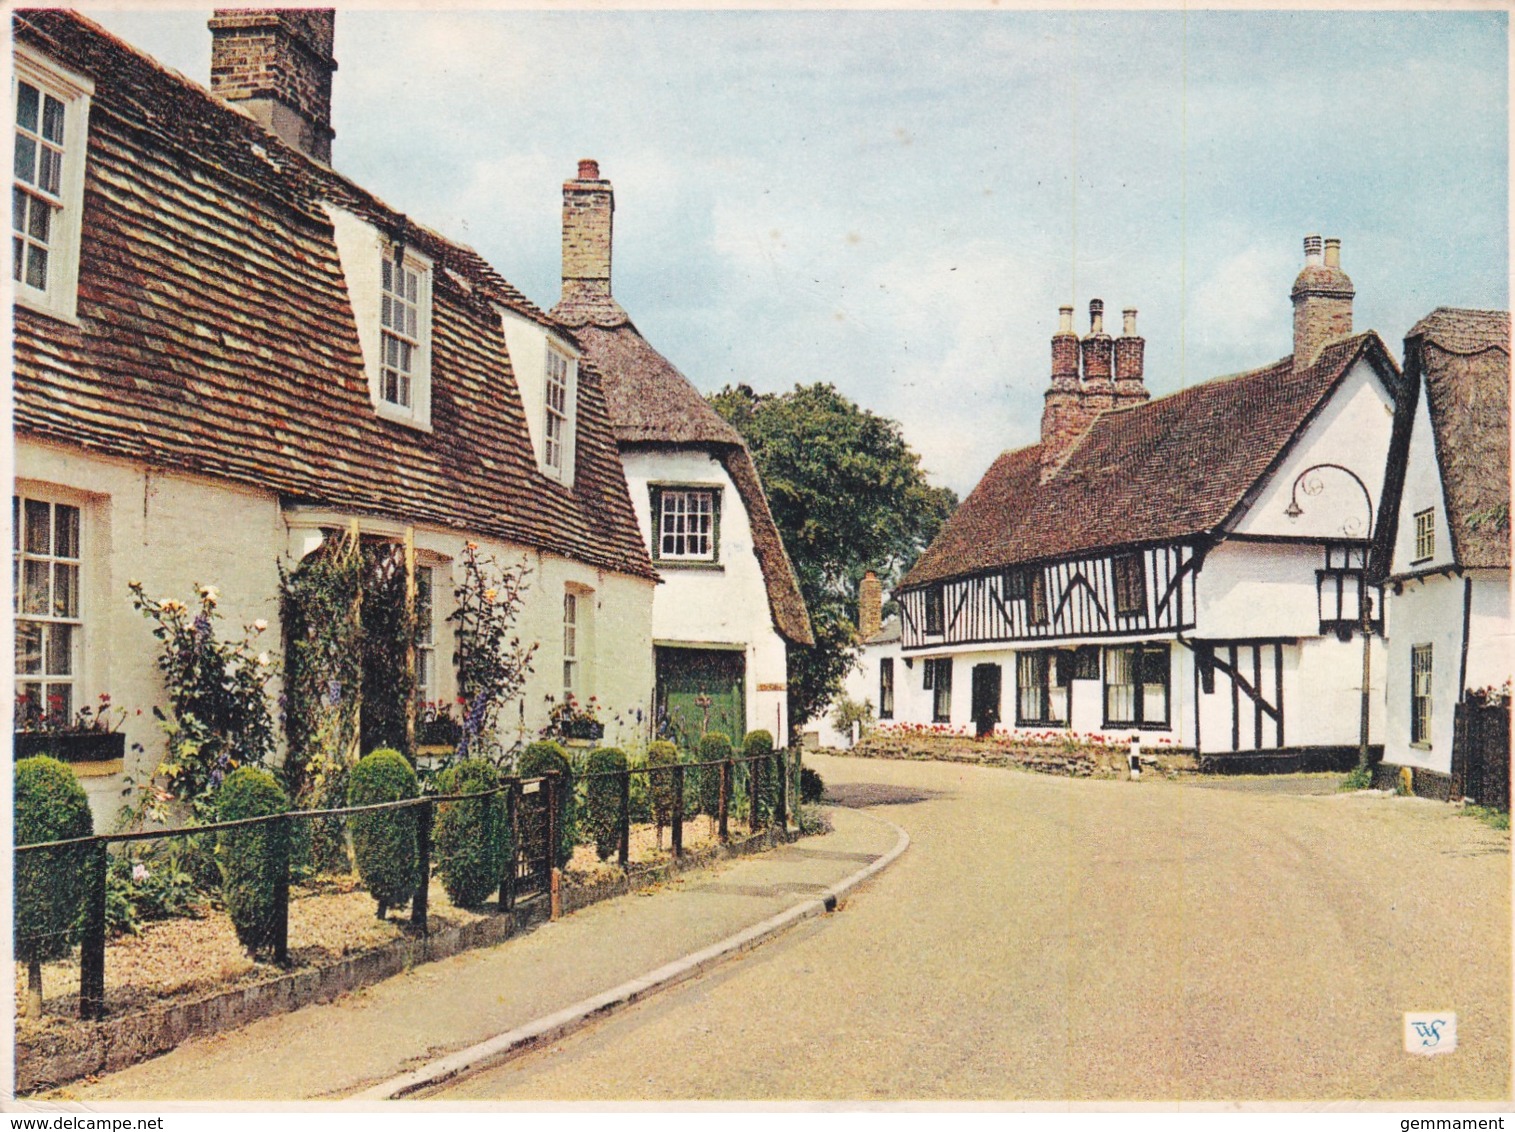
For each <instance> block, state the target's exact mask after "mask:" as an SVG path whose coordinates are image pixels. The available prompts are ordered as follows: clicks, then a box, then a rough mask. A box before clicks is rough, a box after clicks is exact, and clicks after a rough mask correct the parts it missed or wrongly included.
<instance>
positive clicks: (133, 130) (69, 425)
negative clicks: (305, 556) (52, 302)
mask: <svg viewBox="0 0 1515 1132" xmlns="http://www.w3.org/2000/svg"><path fill="white" fill-rule="evenodd" d="M14 27H15V34H16V38H17V39H18V40H20V41H22V42H24V43H27V44H30V45H32V46H34V47H35V48H36V49H38V50H39V51H41V52H42V53H44V54H45V55H47V56H49V57H51V58H53V59H55V60H57V61H58V62H59V63H60V64H62V65H63V66H65V67H68V68H70V69H72V70H75V71H78V72H81V73H83V74H85V75H88V76H89V77H91V78H92V79H93V80H94V82H95V96H94V101H93V103H92V105H91V113H90V125H89V152H88V162H87V167H86V182H85V206H84V207H85V211H84V229H83V236H82V247H81V251H80V270H79V295H78V325H77V326H71V325H68V324H65V323H61V322H58V321H56V320H54V319H49V318H46V317H42V316H39V315H36V314H33V313H31V312H30V311H27V310H26V309H24V308H21V307H18V308H17V310H16V341H15V394H16V397H15V425H16V429H17V431H18V432H19V433H22V434H27V435H32V436H37V437H42V438H46V439H52V440H58V441H64V442H68V443H71V444H77V445H79V446H81V447H84V448H86V449H90V450H94V451H99V452H104V453H110V454H113V455H119V456H125V457H129V458H133V459H138V460H144V461H149V462H151V463H153V464H156V465H159V466H165V467H171V468H178V469H182V470H185V471H191V472H199V473H204V474H208V475H212V476H217V477H223V478H226V479H229V480H234V481H238V482H241V483H245V484H249V485H254V486H257V487H260V488H264V489H267V490H272V491H276V492H279V493H280V494H281V495H283V496H284V497H286V498H288V499H291V500H296V501H300V502H308V503H318V504H320V505H322V506H328V507H331V508H334V509H340V510H351V511H356V512H360V513H379V514H383V515H385V516H389V517H394V518H399V519H403V520H406V521H413V522H420V523H433V524H437V525H440V526H443V527H450V528H454V529H458V530H464V531H468V532H474V533H477V534H480V535H488V536H494V537H498V538H501V539H506V540H510V541H514V542H518V543H523V544H525V545H528V546H534V547H540V548H541V549H543V550H547V551H551V552H555V553H559V554H563V555H566V556H570V557H574V558H578V559H581V560H584V561H587V562H590V563H593V564H595V565H598V566H601V567H603V568H605V569H609V570H615V571H622V572H626V573H630V574H634V575H639V576H644V577H653V576H655V575H654V573H653V570H652V565H651V562H650V561H649V559H648V556H647V551H646V549H645V547H644V546H643V543H642V539H641V537H640V534H639V532H638V529H637V524H636V517H635V513H634V512H633V511H632V508H631V503H630V499H629V497H628V495H627V492H626V487H625V480H624V476H623V474H622V471H621V466H620V462H619V459H618V456H617V453H616V448H615V444H614V440H613V435H612V432H611V428H610V421H609V416H608V413H607V410H606V406H605V397H604V391H603V389H602V382H601V378H600V375H599V374H598V373H596V372H595V370H594V368H593V366H586V367H584V369H583V371H582V373H581V380H580V385H579V388H580V397H579V404H578V413H579V419H578V438H579V448H578V454H577V459H576V467H577V473H576V482H575V484H574V485H573V488H572V489H571V490H570V489H569V488H568V487H565V486H563V485H560V484H558V483H556V482H555V481H552V480H550V479H548V478H547V477H545V476H543V475H542V474H541V473H540V471H539V470H538V468H537V465H536V461H535V459H534V456H533V454H532V450H531V444H530V439H529V436H528V432H527V428H526V418H525V410H524V407H523V405H522V402H521V397H520V393H519V390H518V389H517V387H516V384H515V379H514V376H513V374H512V371H511V367H510V358H509V355H508V354H507V352H506V348H505V339H504V334H503V331H502V329H501V327H500V320H499V316H498V314H497V313H496V312H495V310H494V306H495V305H500V306H507V307H510V308H512V309H514V310H516V311H518V312H520V313H521V314H523V315H524V316H526V317H528V318H531V319H534V320H535V321H537V322H539V323H541V324H543V325H544V326H549V327H550V326H552V323H551V320H549V319H548V318H547V317H546V316H545V315H544V314H542V312H541V311H540V310H539V309H537V308H536V307H534V306H532V305H531V304H530V303H529V302H528V301H527V300H526V299H525V298H524V297H523V296H522V295H521V294H520V292H518V291H516V290H515V289H514V288H513V287H511V286H510V285H509V284H508V283H507V282H505V280H503V279H502V278H500V276H499V275H498V274H497V273H496V272H495V271H493V269H491V268H490V267H489V266H488V265H487V264H486V263H485V262H484V261H483V260H482V259H481V258H480V257H479V256H478V255H477V254H476V253H474V252H473V251H471V250H469V249H468V248H465V247H462V246H460V245H458V244H454V243H452V242H450V241H448V240H446V239H444V238H442V237H441V236H438V235H437V234H435V233H433V232H430V231H429V230H427V229H425V228H423V227H421V226H419V225H417V224H415V223H414V222H405V223H406V238H407V240H408V242H409V244H410V246H411V247H414V248H416V249H417V250H418V251H420V252H423V253H424V254H426V255H427V256H429V257H431V258H432V260H433V262H434V263H435V266H436V270H435V272H434V278H433V286H432V289H433V329H432V367H431V422H432V429H433V431H432V432H430V433H426V432H421V431H418V430H416V429H412V428H409V427H406V426H404V425H400V424H395V423H391V422H388V421H385V420H382V419H380V418H379V417H378V416H377V415H376V414H375V412H374V409H373V405H372V402H371V401H370V398H369V393H368V385H367V379H366V376H365V371H364V368H363V359H362V356H361V352H360V348H359V345H358V334H357V328H356V325H355V323H354V320H353V313H352V307H351V304H350V301H349V298H348V294H347V290H346V287H345V284H344V281H343V275H342V268H341V264H340V262H339V259H338V256H337V250H336V246H335V243H334V241H333V235H332V228H331V224H330V222H329V221H328V219H327V216H326V213H325V211H324V210H323V207H322V204H323V202H331V203H335V204H337V205H339V206H341V207H343V208H346V209H348V210H350V211H353V212H355V213H358V214H360V215H362V216H363V217H365V218H366V219H368V220H369V221H370V222H372V223H373V224H375V225H376V226H377V227H379V228H380V229H381V230H384V231H389V232H394V233H397V232H398V231H399V229H400V227H401V224H402V218H401V217H400V215H399V214H398V213H396V212H395V211H394V210H392V209H390V208H389V207H387V206H386V205H384V204H383V203H382V202H381V201H379V200H378V199H377V198H375V197H373V196H372V195H371V194H368V193H365V192H364V191H363V190H362V189H360V188H358V187H357V186H355V185H353V184H351V182H349V181H347V180H345V179H344V178H342V177H341V176H339V175H337V174H335V173H333V172H332V171H330V170H328V169H326V168H325V167H323V166H320V165H318V164H316V163H314V162H312V161H310V160H309V159H307V158H306V157H304V156H303V155H301V154H299V153H297V152H295V151H294V150H292V149H290V148H288V147H287V146H285V145H283V144H282V143H281V142H280V141H278V139H276V138H275V137H273V136H272V135H271V134H269V133H267V132H265V131H264V130H263V129H262V128H261V127H260V126H258V125H257V124H255V123H254V122H252V121H251V120H250V119H249V118H247V117H246V116H244V115H243V114H241V113H239V112H238V111H236V110H233V109H231V108H230V107H228V106H227V105H225V104H223V103H221V102H220V101H219V100H217V99H215V98H213V97H212V96H211V95H210V94H209V93H208V92H207V91H205V90H204V89H203V88H201V87H198V86H196V85H195V84H193V83H190V82H189V81H187V80H185V79H184V78H182V77H180V76H179V75H177V74H175V73H173V72H171V71H168V70H166V69H164V68H162V67H161V66H159V65H158V64H157V63H155V62H154V61H152V60H151V59H149V58H148V57H147V56H145V55H143V54H141V53H140V52H138V51H136V50H135V49H133V48H131V47H129V46H128V45H126V44H124V43H122V42H121V41H119V40H117V39H115V38H114V37H113V36H111V35H110V34H109V33H108V32H105V31H104V30H103V29H101V28H100V27H98V26H97V25H95V24H93V23H91V22H90V21H88V20H86V19H84V18H82V17H80V16H78V15H75V14H72V13H68V12H64V11H52V10H48V11H41V10H37V11H26V12H19V13H17V14H16V16H15V17H14Z"/></svg>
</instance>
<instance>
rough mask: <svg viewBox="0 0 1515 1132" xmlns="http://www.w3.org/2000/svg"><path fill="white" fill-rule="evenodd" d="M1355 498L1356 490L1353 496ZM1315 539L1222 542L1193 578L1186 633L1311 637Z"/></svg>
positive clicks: (1316, 625)
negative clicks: (1192, 612)
mask: <svg viewBox="0 0 1515 1132" xmlns="http://www.w3.org/2000/svg"><path fill="white" fill-rule="evenodd" d="M1359 498H1361V496H1359ZM1325 564H1326V556H1325V550H1324V549H1323V548H1322V547H1321V546H1320V545H1319V544H1315V543H1270V542H1223V543H1221V544H1220V545H1219V546H1216V547H1215V548H1214V549H1213V550H1211V551H1210V553H1209V554H1208V555H1206V556H1205V562H1204V565H1203V566H1202V567H1200V571H1199V576H1198V578H1197V579H1196V581H1195V594H1196V597H1197V599H1198V600H1197V602H1196V608H1197V616H1196V619H1195V626H1194V630H1193V633H1192V635H1193V636H1194V637H1196V638H1199V639H1201V640H1203V639H1205V638H1212V639H1214V638H1221V639H1225V638H1232V639H1237V638H1257V637H1313V636H1315V635H1316V634H1318V633H1319V632H1320V610H1319V605H1318V603H1317V597H1316V579H1315V571H1316V570H1318V569H1320V568H1321V567H1322V566H1324V565H1325Z"/></svg>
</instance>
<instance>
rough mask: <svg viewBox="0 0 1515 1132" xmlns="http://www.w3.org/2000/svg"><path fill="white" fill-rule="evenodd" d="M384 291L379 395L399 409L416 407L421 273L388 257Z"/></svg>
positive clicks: (384, 269) (419, 341)
mask: <svg viewBox="0 0 1515 1132" xmlns="http://www.w3.org/2000/svg"><path fill="white" fill-rule="evenodd" d="M383 292H384V296H383V314H382V317H381V319H380V322H381V323H382V326H383V330H382V331H381V334H382V341H383V347H382V356H381V358H380V375H379V397H380V399H381V400H383V401H384V402H386V403H387V404H390V405H393V406H395V407H396V408H400V409H408V410H414V408H415V383H416V376H417V375H416V369H417V363H418V362H419V361H420V353H421V331H420V325H421V319H420V297H421V273H420V272H419V271H417V270H415V269H414V268H413V267H411V266H410V265H409V264H406V263H396V262H395V261H394V260H391V259H386V260H385V261H384V267H383Z"/></svg>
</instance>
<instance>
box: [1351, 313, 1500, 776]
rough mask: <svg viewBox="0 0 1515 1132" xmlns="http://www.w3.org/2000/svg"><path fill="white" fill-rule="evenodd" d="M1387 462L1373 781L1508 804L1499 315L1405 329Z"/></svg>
mask: <svg viewBox="0 0 1515 1132" xmlns="http://www.w3.org/2000/svg"><path fill="white" fill-rule="evenodd" d="M1387 467H1388V471H1387V482H1386V484H1385V489H1384V490H1385V502H1384V513H1383V516H1382V519H1381V521H1380V524H1379V530H1378V546H1377V550H1378V554H1379V557H1380V561H1381V562H1382V563H1383V572H1384V573H1385V574H1386V575H1387V577H1386V579H1385V580H1386V583H1387V586H1388V595H1387V601H1388V611H1389V637H1388V645H1389V648H1388V666H1387V670H1388V687H1387V690H1386V692H1387V718H1386V719H1385V727H1384V758H1383V764H1382V768H1381V770H1380V772H1379V773H1380V781H1381V782H1384V783H1395V784H1397V781H1398V779H1399V776H1400V773H1401V771H1402V770H1408V771H1409V779H1410V785H1411V788H1412V789H1413V790H1414V791H1415V792H1416V793H1417V794H1426V795H1429V796H1433V797H1441V798H1448V797H1451V798H1454V799H1455V798H1461V797H1463V796H1471V797H1474V798H1476V799H1478V800H1479V801H1491V802H1494V803H1495V804H1500V803H1502V804H1504V805H1505V806H1508V804H1509V730H1508V718H1509V716H1508V707H1507V706H1506V705H1507V700H1508V693H1507V692H1504V691H1502V689H1505V688H1507V686H1508V684H1509V681H1510V678H1511V675H1512V664H1511V654H1510V641H1511V636H1512V632H1515V625H1512V624H1511V618H1510V316H1509V312H1507V311H1483V310H1454V309H1449V308H1446V307H1442V308H1439V309H1437V310H1435V311H1432V312H1431V313H1430V314H1429V315H1427V316H1426V317H1425V318H1423V319H1421V320H1420V321H1419V322H1418V323H1416V324H1415V326H1414V328H1412V329H1411V331H1410V333H1409V335H1408V336H1407V337H1406V338H1405V395H1404V397H1403V398H1402V399H1401V403H1400V406H1399V412H1398V417H1397V419H1396V421H1395V430H1394V438H1393V444H1392V445H1391V447H1390V449H1389V459H1388V465H1387ZM1491 701H1492V703H1491ZM1500 716H1502V717H1503V722H1501V720H1500ZM1459 722H1461V724H1462V725H1461V726H1458V724H1459ZM1501 756H1502V757H1501Z"/></svg>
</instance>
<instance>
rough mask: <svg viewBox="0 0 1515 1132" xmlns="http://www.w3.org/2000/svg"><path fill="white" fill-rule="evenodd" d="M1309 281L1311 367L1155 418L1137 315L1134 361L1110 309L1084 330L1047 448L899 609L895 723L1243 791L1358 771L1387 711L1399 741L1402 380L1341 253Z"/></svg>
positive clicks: (1061, 360) (1231, 384)
mask: <svg viewBox="0 0 1515 1132" xmlns="http://www.w3.org/2000/svg"><path fill="white" fill-rule="evenodd" d="M1305 258H1306V262H1305V267H1304V269H1303V270H1302V271H1301V272H1300V274H1299V277H1298V278H1297V279H1296V281H1295V284H1294V287H1293V291H1292V298H1293V303H1294V351H1293V353H1292V354H1291V355H1290V356H1288V357H1285V358H1283V359H1281V360H1279V361H1277V362H1274V363H1272V364H1270V365H1268V366H1265V367H1263V368H1261V369H1258V370H1253V371H1251V372H1248V373H1243V374H1239V375H1236V376H1234V377H1226V378H1218V379H1215V380H1212V381H1208V382H1205V383H1203V384H1199V385H1194V386H1191V387H1189V388H1188V389H1185V390H1183V391H1181V392H1179V393H1174V394H1171V395H1169V396H1166V397H1162V398H1159V399H1156V400H1149V399H1148V395H1147V392H1146V390H1145V388H1144V385H1143V372H1142V368H1143V354H1144V343H1143V340H1142V339H1141V338H1140V337H1138V336H1137V335H1136V332H1135V318H1136V312H1135V311H1134V310H1127V311H1126V312H1125V316H1126V317H1125V328H1124V332H1123V334H1122V335H1121V336H1120V337H1119V338H1112V337H1111V336H1110V335H1108V334H1106V333H1105V331H1104V329H1103V305H1102V304H1101V303H1100V302H1099V301H1098V300H1096V301H1095V302H1093V303H1091V304H1090V316H1091V326H1090V332H1089V334H1088V335H1087V336H1086V337H1084V338H1083V339H1082V340H1080V339H1079V338H1078V337H1076V336H1075V334H1074V332H1073V325H1072V313H1073V312H1072V308H1071V307H1064V308H1063V309H1062V320H1061V326H1060V328H1059V330H1058V332H1057V334H1056V335H1054V336H1053V339H1052V359H1053V364H1052V382H1051V386H1050V388H1049V389H1048V390H1047V393H1046V409H1045V411H1044V414H1043V417H1042V440H1041V443H1040V444H1039V445H1035V446H1032V447H1030V448H1023V449H1019V450H1016V451H1012V452H1007V453H1005V454H1004V455H1003V456H1001V457H1000V458H999V459H998V460H997V461H996V462H995V463H994V465H993V466H992V467H991V468H990V469H989V471H988V473H987V474H986V475H985V476H984V478H983V480H982V481H980V483H979V484H978V486H977V487H976V488H975V489H974V491H973V493H972V494H971V495H970V496H969V497H968V498H967V499H966V500H965V501H964V502H963V504H962V506H961V507H960V508H959V509H958V511H957V513H956V514H955V515H954V516H953V517H952V519H951V520H950V521H949V522H948V523H947V525H946V526H945V527H944V529H943V530H942V532H941V534H940V535H939V536H938V538H937V539H936V540H935V541H934V542H933V543H932V545H931V546H930V547H929V548H927V550H926V552H925V553H924V554H923V555H922V556H921V558H920V560H919V561H918V562H917V563H916V565H915V566H914V567H913V568H912V569H911V570H910V572H909V573H908V574H907V575H906V577H905V578H904V579H903V581H902V583H901V584H900V586H899V587H898V589H897V590H896V597H897V598H898V600H899V605H900V611H901V628H902V641H901V658H900V659H901V663H902V665H903V671H899V670H896V671H895V673H894V681H895V692H894V698H895V715H896V718H897V719H902V720H905V721H907V722H914V723H933V722H936V723H942V724H946V725H949V726H952V727H955V728H960V729H963V730H972V731H975V732H978V733H986V732H989V731H1008V732H1012V733H1035V732H1046V731H1048V730H1054V731H1056V730H1067V731H1071V732H1075V733H1085V734H1093V735H1098V736H1103V737H1106V738H1113V739H1125V738H1128V737H1129V736H1131V735H1132V734H1138V735H1140V736H1142V737H1143V739H1144V741H1145V742H1147V743H1154V742H1166V743H1168V744H1170V745H1172V746H1173V747H1176V748H1184V749H1189V750H1193V751H1197V752H1198V753H1199V754H1201V755H1202V756H1205V757H1207V758H1208V757H1210V756H1214V757H1216V758H1218V759H1223V760H1224V763H1223V765H1226V766H1229V767H1231V768H1233V769H1238V768H1244V767H1245V768H1251V767H1257V768H1263V767H1267V768H1300V767H1316V766H1320V767H1324V766H1341V765H1350V764H1351V762H1352V761H1353V759H1354V758H1355V757H1356V754H1357V750H1358V743H1359V739H1360V735H1361V726H1362V717H1363V713H1364V712H1366V711H1369V710H1370V709H1371V712H1372V721H1371V722H1372V726H1373V734H1374V735H1377V734H1378V733H1379V730H1380V728H1381V726H1382V721H1381V714H1382V705H1381V702H1380V701H1379V698H1378V697H1366V698H1365V697H1364V696H1363V693H1362V688H1363V669H1364V653H1365V647H1366V650H1367V651H1368V659H1369V661H1370V662H1371V664H1372V672H1373V679H1374V681H1375V682H1377V683H1379V684H1381V673H1382V672H1383V663H1382V656H1381V641H1380V640H1379V639H1378V634H1379V633H1380V632H1381V627H1382V622H1381V610H1380V606H1379V602H1378V599H1377V595H1376V594H1375V592H1374V591H1373V590H1372V589H1371V587H1368V586H1366V585H1365V584H1364V566H1365V558H1366V553H1367V549H1368V544H1369V538H1370V535H1371V532H1372V529H1373V519H1374V516H1375V515H1376V513H1377V510H1378V508H1379V506H1380V501H1381V499H1382V494H1383V492H1382V488H1383V478H1384V455H1385V453H1386V452H1387V450H1388V445H1389V436H1390V430H1391V426H1392V422H1393V410H1394V404H1395V390H1396V388H1397V386H1398V383H1399V380H1400V376H1399V370H1398V367H1397V366H1396V365H1395V363H1394V361H1393V359H1392V358H1391V357H1390V355H1389V353H1388V351H1387V350H1385V348H1384V346H1383V343H1382V342H1380V340H1379V339H1378V337H1377V335H1375V334H1373V333H1372V332H1368V333H1365V334H1356V335H1353V334H1352V333H1351V330H1352V298H1353V294H1354V292H1353V289H1352V285H1351V281H1350V280H1349V279H1348V278H1347V276H1346V274H1345V273H1344V272H1343V271H1342V269H1341V266H1340V244H1339V242H1338V241H1335V240H1327V241H1324V242H1322V241H1321V239H1320V237H1318V236H1312V237H1309V238H1307V239H1306V241H1305ZM1364 599H1365V600H1366V601H1367V605H1366V607H1365V608H1364V607H1363V606H1362V605H1360V601H1361V600H1364ZM1365 628H1366V635H1367V642H1366V646H1365V643H1364V630H1365ZM882 658H883V654H881V659H882ZM880 679H882V676H880ZM907 685H908V692H907V691H906V690H905V689H906V686H907Z"/></svg>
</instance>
